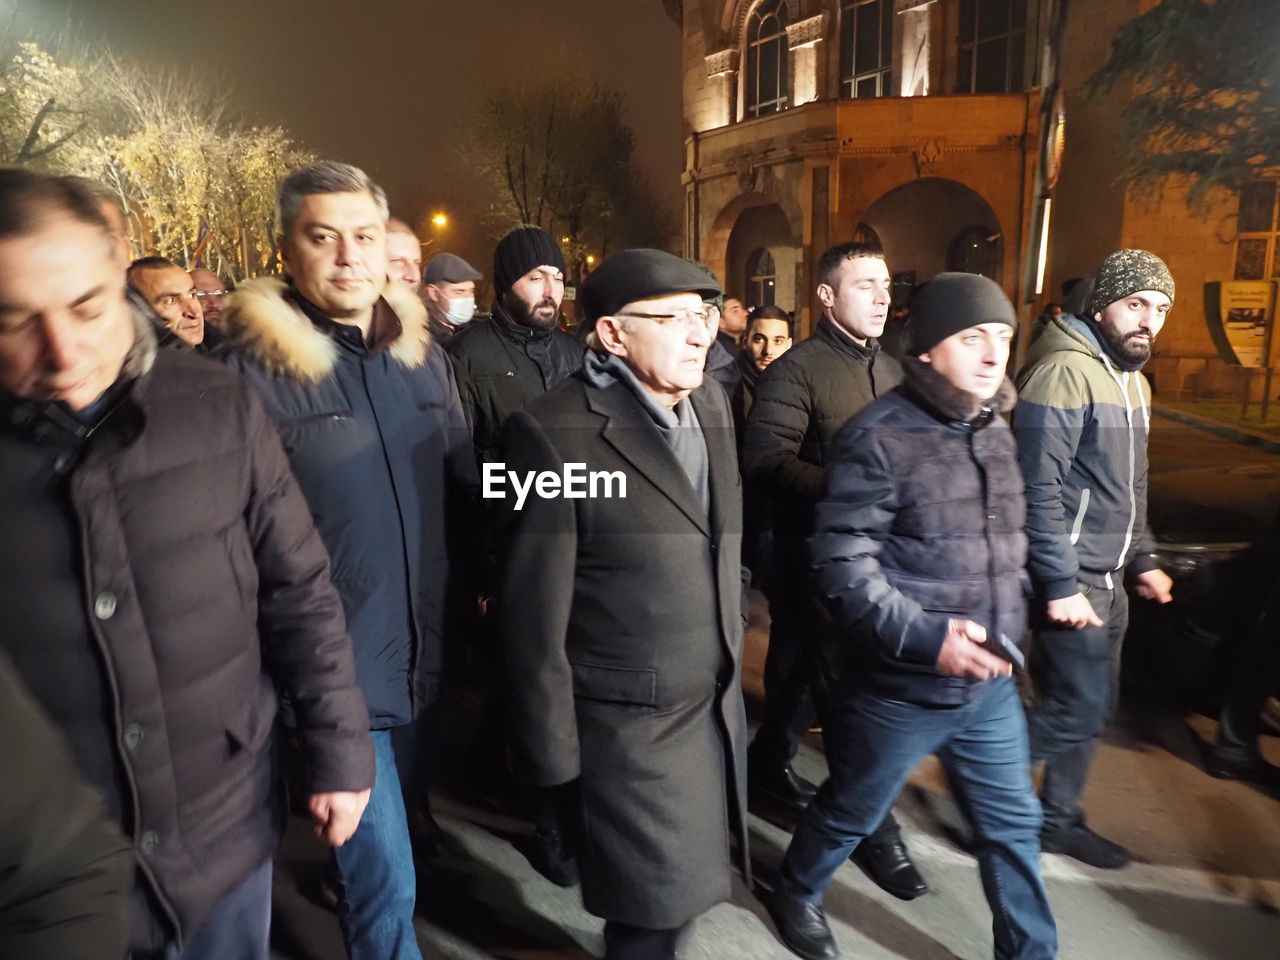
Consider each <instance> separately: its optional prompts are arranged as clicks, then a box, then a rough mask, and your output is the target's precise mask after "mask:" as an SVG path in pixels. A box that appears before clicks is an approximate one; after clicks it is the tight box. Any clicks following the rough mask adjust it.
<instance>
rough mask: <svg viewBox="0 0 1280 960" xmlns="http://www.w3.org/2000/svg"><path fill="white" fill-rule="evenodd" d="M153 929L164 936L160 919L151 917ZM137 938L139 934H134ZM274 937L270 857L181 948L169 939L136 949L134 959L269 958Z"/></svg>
mask: <svg viewBox="0 0 1280 960" xmlns="http://www.w3.org/2000/svg"><path fill="white" fill-rule="evenodd" d="M151 923H152V925H153V929H152V931H151V932H152V933H153V934H154V935H155V937H158V938H163V937H164V936H165V935H164V934H163V933H162V930H161V924H160V921H159V920H158V919H157V918H155V916H154V914H153V915H152V917H151ZM134 939H135V940H137V939H138V938H137V936H136V935H135V938H134ZM270 939H271V861H270V860H268V861H267V862H266V863H264V864H263V865H262V866H260V867H258V868H257V869H256V870H254V871H253V873H251V874H249V876H248V877H246V878H245V879H244V880H243V881H241V883H240V885H239V886H238V887H236V888H235V889H234V890H232V891H231V892H230V893H228V894H227V895H226V896H225V897H223V898H222V899H221V900H219V901H218V904H217V906H215V907H214V908H213V912H212V913H211V914H209V916H208V917H207V918H206V919H205V921H204V923H202V924H201V925H200V926H199V928H198V929H197V930H196V931H195V932H194V933H193V934H192V935H191V936H189V937H188V938H187V941H186V943H185V944H184V945H183V948H182V949H181V950H179V949H178V947H177V945H176V944H172V943H170V944H169V945H168V946H167V947H165V948H164V949H163V950H161V951H159V952H154V953H149V952H147V951H144V950H138V949H135V950H134V951H133V953H131V954H130V956H131V957H132V958H133V960H227V958H229V957H235V958H236V960H267V958H268V956H269V955H270V947H269V941H270Z"/></svg>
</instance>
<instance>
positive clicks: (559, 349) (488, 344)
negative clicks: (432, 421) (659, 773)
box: [432, 226, 583, 887]
mask: <svg viewBox="0 0 1280 960" xmlns="http://www.w3.org/2000/svg"><path fill="white" fill-rule="evenodd" d="M432 263H435V261H434V260H433V261H432ZM493 292H494V302H493V311H492V317H491V318H490V319H489V320H488V321H487V322H485V323H471V324H468V325H467V326H466V327H464V328H462V330H461V331H460V332H459V333H458V334H457V335H456V336H455V337H454V338H453V339H452V340H451V341H450V342H449V345H448V348H447V349H448V351H449V356H450V357H451V358H452V360H453V367H454V370H455V371H456V372H457V377H458V390H459V392H460V393H461V394H462V404H463V407H464V408H465V410H466V414H467V422H468V424H469V426H470V427H471V433H472V440H473V442H474V444H475V453H476V459H477V461H478V462H479V463H480V464H481V465H483V464H484V463H487V462H489V461H496V460H501V459H502V457H501V455H500V454H499V449H498V448H499V442H500V438H501V435H502V428H503V425H504V424H505V423H506V421H507V418H508V417H510V416H511V415H512V414H513V413H515V412H517V411H519V410H523V409H525V408H526V407H527V406H528V405H529V404H530V403H532V402H533V401H534V400H536V399H538V398H539V397H541V396H542V395H543V394H544V393H546V392H547V391H548V390H550V389H551V388H552V387H554V386H555V385H556V384H558V383H560V382H561V381H563V380H566V379H568V378H569V377H570V376H571V375H572V374H574V373H575V372H577V371H578V370H579V369H581V367H582V354H583V347H582V345H581V344H580V343H579V342H578V341H577V340H576V339H575V338H573V337H572V336H570V335H569V334H567V333H565V332H564V331H563V330H561V329H560V328H559V327H558V326H557V325H556V321H557V319H558V318H559V315H560V302H561V301H562V300H563V299H564V257H563V255H562V254H561V253H560V248H559V247H558V246H556V242H555V240H554V239H552V237H551V235H550V234H548V233H547V232H546V231H545V230H540V229H539V228H537V227H531V226H524V227H517V228H516V229H515V230H512V231H511V232H510V233H508V234H507V235H506V236H505V237H503V238H502V240H501V241H499V243H498V246H497V248H496V249H495V250H494V252H493ZM475 533H476V536H475V537H474V538H473V539H474V540H475V541H477V542H479V543H481V544H482V545H483V546H482V547H480V548H479V549H481V550H482V551H483V552H485V553H487V554H489V560H490V561H491V562H490V563H489V564H488V565H487V566H488V567H489V568H492V567H493V566H494V564H493V562H492V561H494V560H495V559H496V558H495V557H494V556H493V553H494V551H493V546H492V543H493V535H494V532H493V530H492V529H491V528H489V527H488V526H481V528H480V529H479V530H477V531H475ZM473 549H475V547H473ZM481 576H482V579H490V580H491V579H492V574H491V573H487V574H481ZM478 589H479V593H480V596H481V597H482V602H481V603H480V604H478V606H480V607H481V608H482V609H483V614H482V620H481V621H480V623H479V624H478V625H477V626H476V627H475V628H474V629H473V631H472V638H473V639H472V643H471V645H472V647H473V648H474V649H475V650H477V651H480V653H479V655H478V656H477V657H476V659H477V660H478V661H479V664H478V665H479V670H478V674H479V676H478V680H479V682H480V684H481V686H482V690H483V695H484V700H485V703H484V706H483V707H482V710H481V721H480V722H481V729H480V731H479V732H478V733H477V736H476V741H477V743H476V747H475V749H474V751H473V753H474V755H475V756H476V757H477V758H478V764H479V765H480V767H481V770H480V771H478V772H479V775H480V777H481V778H482V779H483V780H485V781H487V782H485V783H483V784H482V787H481V789H482V790H484V792H486V793H489V794H492V795H497V796H501V795H502V794H503V793H504V792H505V791H506V790H507V789H508V784H509V782H510V776H509V775H508V774H507V770H506V765H505V753H506V743H507V738H508V736H510V733H511V731H510V730H509V729H508V728H509V723H508V719H507V706H506V704H507V702H508V700H509V699H510V697H509V694H508V692H507V691H506V690H504V689H503V688H502V686H501V682H500V679H499V678H498V677H497V676H496V675H495V671H494V670H493V669H492V667H491V663H490V659H491V657H492V656H495V655H496V653H495V652H494V651H493V650H492V645H493V644H494V642H495V639H496V638H495V637H494V636H493V634H492V631H493V630H495V629H501V627H502V621H503V617H504V616H508V615H509V616H512V617H515V618H517V619H518V618H519V617H520V616H521V615H522V612H521V611H519V610H514V609H509V608H506V607H504V605H503V598H502V597H501V596H498V597H496V598H494V597H493V596H492V593H493V590H494V586H493V584H492V583H481V584H480V585H479V588H478ZM490 600H494V601H495V602H494V603H493V604H490V602H489V601H490ZM495 620H496V621H497V625H496V626H495V625H494V622H495ZM525 801H526V803H527V804H528V806H529V807H530V808H531V809H530V812H531V815H532V817H533V820H534V827H535V832H534V842H533V844H532V847H531V848H530V851H529V853H530V860H531V862H532V863H533V865H534V867H535V868H536V869H537V870H538V871H539V872H540V873H542V874H543V876H545V877H547V879H549V880H551V881H552V882H553V883H555V884H558V885H560V886H566V887H567V886H571V885H573V883H575V882H576V880H577V864H576V863H575V861H574V857H573V854H572V849H571V847H570V846H569V838H568V837H566V836H565V835H564V831H563V830H562V829H561V825H560V824H561V819H562V818H561V812H562V811H561V807H562V806H563V802H564V798H563V796H562V795H560V794H559V793H557V792H556V791H542V790H535V791H531V792H530V793H529V795H527V796H526V797H525Z"/></svg>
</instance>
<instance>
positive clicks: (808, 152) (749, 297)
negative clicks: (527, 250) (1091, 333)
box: [665, 0, 1280, 395]
mask: <svg viewBox="0 0 1280 960" xmlns="http://www.w3.org/2000/svg"><path fill="white" fill-rule="evenodd" d="M665 2H666V5H667V8H668V10H669V11H670V12H671V13H672V16H673V17H674V18H675V19H676V21H677V22H678V23H679V24H680V25H681V28H682V38H683V39H682V43H683V70H684V75H683V101H684V124H685V135H686V136H685V142H684V151H685V153H684V173H683V183H684V187H685V194H684V199H685V207H684V242H685V249H686V252H687V253H688V255H690V256H696V257H698V258H699V259H701V260H703V261H705V262H706V263H707V264H708V265H709V266H710V267H711V268H712V269H713V270H715V271H716V272H717V273H718V274H720V275H721V276H722V277H724V278H725V280H726V284H727V287H728V289H729V292H730V293H731V294H734V295H737V296H740V297H742V298H743V299H744V300H745V301H746V302H748V303H749V304H754V303H763V302H775V303H777V304H779V305H781V306H783V307H785V308H787V309H795V310H796V311H797V317H798V320H799V325H800V330H801V331H802V332H805V333H807V332H808V331H809V330H811V329H812V326H813V323H814V321H815V319H816V317H817V316H818V315H819V308H818V305H817V302H816V300H815V299H814V296H813V290H814V287H815V285H816V281H815V279H814V276H813V267H814V264H815V263H816V260H817V258H818V256H819V255H820V254H821V252H822V251H823V250H824V249H825V248H826V247H828V246H829V245H831V244H833V243H837V242H840V241H843V240H850V239H857V238H877V239H878V240H879V241H880V243H881V244H882V245H883V247H884V249H885V252H886V256H887V259H888V262H889V267H890V270H891V271H892V272H893V273H894V276H895V292H896V293H899V294H901V295H904V296H905V293H906V292H908V291H909V289H910V286H911V285H912V284H913V283H920V282H923V281H925V280H927V279H929V278H930V277H931V276H933V275H934V274H935V273H938V272H939V271H942V270H948V269H950V270H967V271H971V272H976V273H983V274H986V275H987V276H990V277H992V278H993V279H995V280H997V281H998V282H1000V283H1001V284H1002V285H1003V286H1004V288H1005V290H1006V291H1007V292H1008V293H1009V295H1010V296H1011V297H1012V298H1013V300H1014V302H1015V303H1017V304H1020V305H1022V308H1023V316H1024V319H1027V320H1029V318H1030V317H1032V316H1034V315H1035V314H1036V313H1038V312H1039V310H1040V309H1041V307H1042V306H1043V305H1044V304H1045V303H1046V302H1049V301H1058V300H1060V299H1061V296H1060V293H1059V290H1060V285H1061V283H1062V282H1063V281H1064V280H1067V279H1069V278H1074V277H1080V276H1086V275H1088V274H1089V273H1090V272H1092V271H1093V270H1094V269H1095V268H1096V266H1097V264H1098V263H1099V262H1100V261H1101V259H1102V257H1104V256H1105V255H1106V254H1107V253H1109V252H1110V251H1112V250H1116V249H1119V248H1120V247H1125V246H1140V247H1145V248H1148V249H1151V250H1153V251H1155V252H1156V253H1158V254H1160V255H1161V256H1162V257H1164V258H1165V260H1166V261H1167V262H1168V263H1169V266H1170V268H1171V269H1172V271H1173V273H1174V276H1175V278H1176V280H1177V282H1178V285H1179V291H1180V295H1179V298H1178V303H1177V308H1176V309H1175V310H1174V311H1173V313H1172V314H1171V319H1170V321H1169V323H1168V325H1167V327H1166V330H1165V332H1164V333H1162V335H1161V337H1160V342H1159V344H1158V348H1157V356H1156V359H1155V360H1153V361H1152V364H1151V369H1152V370H1153V373H1154V375H1155V378H1156V384H1157V389H1158V391H1159V392H1161V393H1163V394H1167V395H1172V394H1175V393H1186V394H1202V395H1214V394H1217V395H1225V394H1229V393H1232V392H1234V391H1238V390H1239V389H1240V386H1239V385H1240V375H1241V372H1240V371H1239V370H1238V369H1236V368H1228V367H1226V365H1225V364H1223V363H1222V362H1221V361H1219V360H1218V359H1217V355H1216V351H1215V349H1214V346H1213V343H1212V341H1211V338H1210V335H1209V332H1208V329H1207V327H1206V325H1205V320H1204V309H1203V304H1202V300H1203V297H1202V292H1201V291H1202V289H1203V284H1204V283H1205V282H1206V281H1210V280H1230V279H1232V278H1233V277H1234V276H1235V275H1236V261H1237V251H1239V257H1240V259H1241V261H1242V264H1243V270H1242V272H1249V271H1250V270H1252V271H1253V272H1258V271H1262V272H1263V273H1265V276H1267V277H1272V276H1276V275H1277V274H1280V254H1277V253H1275V248H1276V239H1277V227H1276V223H1277V221H1276V213H1275V210H1274V209H1273V208H1274V206H1275V204H1276V197H1275V193H1276V192H1275V190H1274V189H1273V188H1270V192H1269V193H1267V195H1266V196H1262V195H1261V194H1262V193H1263V192H1265V191H1266V190H1267V189H1268V188H1267V187H1266V186H1263V187H1258V188H1253V190H1252V194H1251V193H1250V192H1249V190H1246V196H1247V197H1248V198H1249V199H1250V202H1251V203H1252V204H1253V206H1256V207H1258V209H1259V210H1261V207H1262V206H1267V203H1268V198H1270V200H1269V203H1270V206H1268V210H1267V216H1262V215H1261V213H1258V215H1257V216H1254V217H1253V218H1252V221H1251V222H1249V223H1247V224H1245V225H1246V226H1253V227H1257V228H1259V229H1257V230H1255V231H1254V233H1253V234H1251V235H1249V236H1238V231H1237V203H1238V197H1237V196H1236V195H1221V196H1218V197H1216V198H1215V199H1214V201H1213V203H1212V209H1211V210H1210V212H1209V214H1208V215H1205V214H1203V213H1201V214H1196V213H1193V212H1192V211H1190V210H1189V209H1188V208H1187V206H1186V205H1185V203H1184V202H1183V201H1184V192H1183V191H1182V189H1181V188H1180V187H1179V186H1178V185H1177V184H1170V185H1169V186H1168V187H1167V189H1166V190H1165V191H1164V192H1163V194H1162V196H1161V197H1159V198H1157V199H1154V200H1146V199H1143V198H1139V197H1135V196H1133V195H1132V194H1131V193H1130V192H1129V191H1127V190H1126V189H1125V188H1124V187H1123V185H1121V184H1119V183H1118V161H1117V159H1116V156H1115V152H1114V150H1113V149H1112V145H1113V143H1114V141H1115V139H1116V137H1117V135H1118V130H1119V128H1120V121H1119V108H1120V106H1121V104H1120V103H1118V102H1105V103H1097V102H1088V101H1086V100H1085V99H1084V97H1083V95H1082V92H1081V88H1082V86H1083V83H1084V81H1085V80H1086V79H1087V78H1088V77H1089V76H1090V75H1091V74H1092V73H1093V72H1094V71H1095V70H1096V69H1097V68H1098V67H1099V66H1101V65H1102V63H1103V62H1104V61H1105V59H1106V57H1107V53H1108V51H1109V47H1110V40H1111V37H1112V36H1113V34H1114V33H1115V30H1116V29H1117V27H1118V26H1119V25H1121V24H1123V23H1125V22H1126V21H1128V20H1129V19H1132V18H1133V17H1135V16H1137V15H1138V14H1140V13H1142V12H1144V11H1146V10H1147V9H1149V8H1150V7H1152V6H1153V5H1154V3H1155V0H1074V2H1073V3H1072V4H1071V6H1070V8H1069V9H1070V15H1069V18H1068V20H1067V22H1066V24H1065V28H1064V31H1063V35H1062V40H1061V43H1060V44H1058V45H1056V49H1060V50H1061V51H1062V55H1063V59H1062V63H1061V72H1060V77H1061V88H1062V89H1061V94H1060V95H1058V96H1053V92H1052V91H1050V93H1049V97H1051V98H1052V99H1051V102H1046V98H1045V96H1044V88H1045V87H1046V86H1047V83H1046V76H1045V74H1046V71H1045V69H1044V68H1045V64H1046V62H1047V61H1046V54H1047V51H1049V50H1050V49H1051V48H1055V47H1054V45H1052V44H1051V37H1050V34H1051V32H1052V26H1053V25H1052V18H1053V8H1054V5H1053V3H1052V0H665ZM1059 173H1060V175H1059ZM1253 194H1257V196H1256V197H1254V196H1253ZM1045 198H1051V206H1050V205H1049V204H1046V202H1045ZM1046 208H1048V209H1047V228H1046ZM1263 228H1265V229H1263ZM1259 259H1261V260H1262V261H1263V264H1262V266H1257V265H1256V262H1257V261H1258V260H1259ZM1038 291H1039V292H1038Z"/></svg>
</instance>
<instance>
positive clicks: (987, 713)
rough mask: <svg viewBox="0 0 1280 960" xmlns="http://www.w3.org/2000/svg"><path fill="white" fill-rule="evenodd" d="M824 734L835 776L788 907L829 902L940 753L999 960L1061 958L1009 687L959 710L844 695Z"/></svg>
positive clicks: (1022, 736)
mask: <svg viewBox="0 0 1280 960" xmlns="http://www.w3.org/2000/svg"><path fill="white" fill-rule="evenodd" d="M826 735H827V764H828V766H829V767H830V770H831V775H830V777H829V778H828V779H827V781H826V782H825V783H824V784H823V785H822V787H821V788H820V789H819V790H818V795H817V796H816V797H814V799H813V802H812V803H810V804H809V808H808V809H807V810H806V811H805V813H804V816H803V817H802V818H801V820H800V823H799V825H798V826H797V827H796V832H795V835H794V836H793V837H792V839H791V845H790V846H789V847H788V848H787V853H786V856H785V857H783V860H782V866H781V867H780V870H779V872H780V886H779V890H780V892H781V894H782V895H783V896H786V897H790V898H791V899H793V900H797V901H802V902H805V903H816V902H820V901H821V900H822V895H823V892H824V891H825V890H826V887H827V884H828V883H829V882H830V881H831V878H832V876H834V874H835V872H836V870H837V869H838V868H839V867H840V865H841V864H842V863H844V862H845V860H847V859H848V857H849V854H850V853H852V852H853V850H854V848H855V847H857V845H858V843H859V842H860V841H861V840H862V839H863V837H865V836H867V834H868V833H870V832H871V830H872V829H873V828H874V827H875V826H876V825H877V824H878V823H879V822H880V821H881V820H882V819H883V818H884V815H885V813H886V812H888V810H889V807H890V805H891V804H892V803H893V800H894V798H895V797H897V795H898V793H899V791H901V789H902V787H903V784H905V783H906V780H907V776H908V775H909V774H910V773H911V771H912V770H913V769H915V767H916V765H917V764H918V763H919V762H920V761H921V760H923V759H924V758H925V757H926V756H928V755H929V754H931V753H936V754H937V755H938V758H939V759H940V760H941V761H942V765H943V769H944V770H945V771H946V773H947V778H948V780H949V781H950V783H951V790H952V792H953V793H954V794H955V797H956V800H957V802H958V803H959V804H960V806H961V808H962V809H963V810H964V812H965V814H966V815H967V817H968V819H969V822H970V823H972V824H973V828H974V833H975V845H976V849H975V852H976V854H977V857H978V866H979V869H980V871H981V874H982V885H983V889H984V890H985V891H986V894H987V903H988V904H989V905H990V906H991V913H992V920H993V929H994V933H995V956H996V958H997V960H1047V958H1050V957H1053V956H1054V954H1055V953H1056V951H1057V944H1058V937H1057V928H1056V926H1055V924H1054V921H1053V914H1052V913H1051V912H1050V910H1049V901H1048V899H1047V898H1046V897H1045V892H1044V882H1043V881H1042V880H1041V877H1040V804H1039V803H1037V802H1036V797H1035V794H1034V792H1033V791H1032V789H1031V775H1030V766H1029V762H1028V754H1027V724H1026V718H1025V717H1024V715H1023V712H1022V703H1021V701H1020V700H1019V699H1018V692H1017V690H1016V688H1015V687H1014V684H1013V681H1012V680H1011V679H1010V678H1008V677H1002V678H1000V679H998V680H993V681H991V682H989V683H988V684H987V685H986V687H985V688H983V689H982V690H981V691H979V692H978V693H977V695H976V696H975V697H974V699H973V700H972V701H971V702H970V703H967V704H965V705H964V706H961V707H927V706H922V705H920V704H915V703H904V702H902V701H898V700H884V699H881V698H879V697H875V696H872V695H870V694H867V693H862V692H855V693H851V694H846V695H845V696H844V697H842V698H841V699H840V700H838V701H836V702H835V703H833V704H832V711H831V716H830V718H829V720H828V728H827V730H826Z"/></svg>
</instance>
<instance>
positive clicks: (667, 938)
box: [604, 920, 680, 960]
mask: <svg viewBox="0 0 1280 960" xmlns="http://www.w3.org/2000/svg"><path fill="white" fill-rule="evenodd" d="M679 935H680V929H679V928H677V929H675V930H649V929H647V928H645V927H633V926H630V925H629V924H626V923H617V922H616V921H613V920H609V921H606V923H605V925H604V958H605V960H675V955H676V938H677V937H678V936H679Z"/></svg>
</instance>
